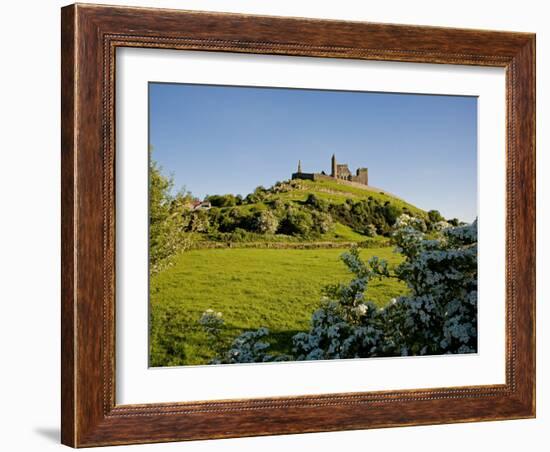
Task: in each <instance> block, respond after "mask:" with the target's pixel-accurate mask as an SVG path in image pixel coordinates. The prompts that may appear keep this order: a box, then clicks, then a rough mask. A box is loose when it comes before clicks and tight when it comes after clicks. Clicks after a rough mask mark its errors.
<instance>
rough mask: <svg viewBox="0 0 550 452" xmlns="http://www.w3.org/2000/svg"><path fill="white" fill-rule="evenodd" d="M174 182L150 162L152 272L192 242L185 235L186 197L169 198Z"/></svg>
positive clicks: (150, 249) (150, 251)
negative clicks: (184, 205) (184, 204)
mask: <svg viewBox="0 0 550 452" xmlns="http://www.w3.org/2000/svg"><path fill="white" fill-rule="evenodd" d="M172 187H173V180H172V179H171V178H169V177H166V176H164V175H163V174H162V172H161V170H160V168H159V166H158V164H157V163H156V162H155V161H154V160H152V159H151V163H150V170H149V264H150V270H151V272H153V273H154V272H156V271H158V270H159V269H160V268H161V267H162V266H163V265H164V264H166V263H167V259H169V258H170V257H171V256H172V255H174V254H175V253H176V252H178V251H182V250H184V249H187V248H188V247H189V246H190V244H191V239H190V236H189V235H188V234H186V233H185V228H186V227H187V226H188V222H189V218H187V217H186V216H185V215H184V214H183V212H182V210H181V208H179V206H181V204H183V203H184V202H185V200H184V199H182V198H184V197H185V196H188V197H189V198H190V195H188V194H186V195H184V194H182V193H180V194H179V195H177V196H175V197H174V196H172V195H171V194H170V191H171V189H172Z"/></svg>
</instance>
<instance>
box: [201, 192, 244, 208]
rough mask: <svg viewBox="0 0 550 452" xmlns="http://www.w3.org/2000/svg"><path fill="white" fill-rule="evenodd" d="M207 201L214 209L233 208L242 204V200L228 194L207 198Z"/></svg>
mask: <svg viewBox="0 0 550 452" xmlns="http://www.w3.org/2000/svg"><path fill="white" fill-rule="evenodd" d="M205 201H209V202H210V204H212V206H213V207H233V206H236V205H238V204H240V203H241V202H242V199H238V198H237V197H236V196H234V195H231V194H228V195H211V196H207V197H206V199H205Z"/></svg>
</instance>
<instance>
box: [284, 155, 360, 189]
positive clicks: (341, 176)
mask: <svg viewBox="0 0 550 452" xmlns="http://www.w3.org/2000/svg"><path fill="white" fill-rule="evenodd" d="M292 179H305V180H313V181H315V180H335V179H336V180H337V181H338V182H344V183H349V184H351V185H355V184H358V185H369V169H368V168H357V171H356V172H355V175H353V174H352V172H351V171H350V169H349V167H348V164H347V163H337V162H336V155H334V154H332V159H331V170H330V175H328V174H326V173H325V172H324V171H322V172H320V173H304V172H302V162H301V161H298V171H297V172H296V173H293V174H292Z"/></svg>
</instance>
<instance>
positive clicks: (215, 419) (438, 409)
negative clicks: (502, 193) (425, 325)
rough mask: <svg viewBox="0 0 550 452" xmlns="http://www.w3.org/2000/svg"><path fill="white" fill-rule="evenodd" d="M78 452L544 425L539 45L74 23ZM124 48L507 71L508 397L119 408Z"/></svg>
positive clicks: (66, 337)
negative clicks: (470, 425)
mask: <svg viewBox="0 0 550 452" xmlns="http://www.w3.org/2000/svg"><path fill="white" fill-rule="evenodd" d="M61 34H62V141H61V142H62V144H61V147H62V149H61V154H62V311H61V315H62V331H61V333H62V345H61V353H62V355H61V356H62V366H61V385H62V424H61V425H62V429H61V437H62V442H63V443H64V444H66V445H69V446H73V447H86V446H100V445H113V444H131V443H148V442H161V441H180V440H195V439H208V438H227V437H238V436H254V435H275V434H287V433H302V432H320V431H335V430H351V429H364V428H376V427H391V426H405V425H424V424H442V423H451V422H470V421H486V420H502V419H519V418H531V417H534V416H535V35H534V34H529V33H510V32H496V31H482V30H466V29H449V28H436V27H420V26H408V25H389V24H374V23H359V22H340V21H329V20H314V19H298V18H281V17H264V16H247V15H238V14H219V13H207V12H190V11H177V10H163V9H147V8H127V7H109V6H94V5H79V4H76V5H71V6H67V7H64V8H63V9H62V28H61ZM117 47H147V48H163V49H184V50H202V51H216V52H238V53H258V54H274V55H299V56H313V57H329V58H350V59H363V60H384V61H395V62H419V63H439V64H447V65H452V64H461V65H474V66H495V67H502V68H505V70H506V109H507V119H506V131H507V132H506V133H507V141H506V196H507V199H506V383H505V384H503V385H491V386H472V387H452V388H442V389H441V388H439V389H430V388H425V389H415V390H400V391H383V392H364V393H345V394H326V395H317V396H299V397H275V398H263V399H244V400H220V401H213V402H212V401H210V402H178V401H174V402H173V403H163V404H147V405H122V406H121V405H117V404H116V403H115V366H116V363H115V341H114V338H115V315H116V313H115V303H114V301H115V248H114V244H115V177H116V175H115V171H114V160H115V143H114V141H115V134H114V130H115V129H114V128H115V124H114V118H115V116H114V115H115V113H114V112H115V106H114V99H115V96H114V86H115V64H116V59H115V50H116V49H117Z"/></svg>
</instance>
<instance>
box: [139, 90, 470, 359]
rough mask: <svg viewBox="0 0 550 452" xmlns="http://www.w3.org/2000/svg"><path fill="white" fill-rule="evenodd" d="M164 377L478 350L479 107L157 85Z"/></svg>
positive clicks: (159, 343) (362, 95) (157, 246)
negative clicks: (184, 370) (208, 368)
mask: <svg viewBox="0 0 550 452" xmlns="http://www.w3.org/2000/svg"><path fill="white" fill-rule="evenodd" d="M149 279H150V280H149V287H150V293H149V365H150V366H151V367H166V366H182V365H211V364H214V365H215V364H239V363H265V362H288V361H302V360H331V359H368V358H371V357H397V356H400V357H401V356H426V355H441V354H462V353H476V352H477V98H476V97H472V96H444V95H429V94H397V93H374V92H351V91H333V90H306V89H291V88H288V89H287V88H269V87H240V86H214V85H194V84H170V83H150V84H149Z"/></svg>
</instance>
